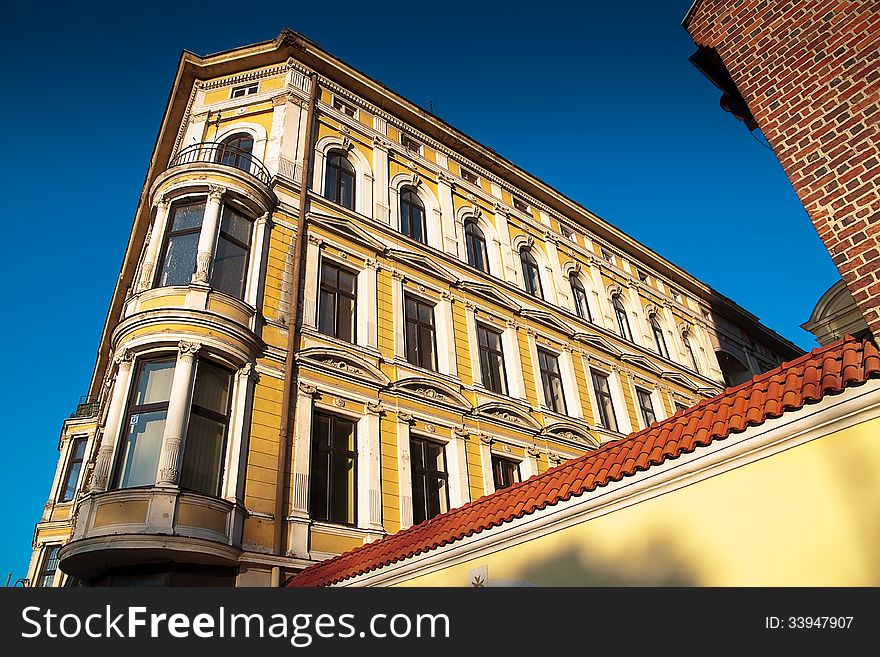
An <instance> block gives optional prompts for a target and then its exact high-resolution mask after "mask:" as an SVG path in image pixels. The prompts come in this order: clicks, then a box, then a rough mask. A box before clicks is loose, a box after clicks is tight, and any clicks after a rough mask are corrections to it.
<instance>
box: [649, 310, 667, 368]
mask: <svg viewBox="0 0 880 657" xmlns="http://www.w3.org/2000/svg"><path fill="white" fill-rule="evenodd" d="M648 324H650V325H651V334H652V335H653V336H654V346H655V347H656V348H657V354H658V355H660V356H662V357H663V358H665V359H667V360H669V348H668V347H667V346H666V337H665V336H664V335H663V327H662V326H660V321H659V320H658V319H657V317H656V315H652V316H651V317H649V318H648Z"/></svg>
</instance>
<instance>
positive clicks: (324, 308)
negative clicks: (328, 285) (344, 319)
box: [318, 290, 336, 336]
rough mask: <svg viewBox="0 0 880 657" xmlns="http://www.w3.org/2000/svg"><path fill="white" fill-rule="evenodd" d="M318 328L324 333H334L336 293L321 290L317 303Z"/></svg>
mask: <svg viewBox="0 0 880 657" xmlns="http://www.w3.org/2000/svg"><path fill="white" fill-rule="evenodd" d="M318 330H319V331H321V333H324V334H326V335H333V336H335V335H336V295H335V294H333V292H330V291H328V290H321V294H320V297H319V303H318Z"/></svg>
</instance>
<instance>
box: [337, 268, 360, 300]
mask: <svg viewBox="0 0 880 657" xmlns="http://www.w3.org/2000/svg"><path fill="white" fill-rule="evenodd" d="M338 271H339V282H338V284H337V287H338V288H339V289H340V290H341V291H343V292H348V293H349V294H354V293H355V282H356V281H357V277H356V276H355V275H354V274H352V273H351V272H348V271H345V270H344V269H340V270H338Z"/></svg>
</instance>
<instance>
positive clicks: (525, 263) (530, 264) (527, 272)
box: [519, 249, 544, 299]
mask: <svg viewBox="0 0 880 657" xmlns="http://www.w3.org/2000/svg"><path fill="white" fill-rule="evenodd" d="M519 261H520V264H521V265H522V273H523V282H524V284H525V287H526V292H528V293H529V294H531V295H532V296H535V297H538V298H539V299H543V298H544V295H543V294H542V292H541V276H540V274H539V272H538V263H537V262H536V261H535V256H533V255H532V252H531V251H529V249H520V252H519Z"/></svg>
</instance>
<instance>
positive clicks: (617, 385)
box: [608, 365, 633, 436]
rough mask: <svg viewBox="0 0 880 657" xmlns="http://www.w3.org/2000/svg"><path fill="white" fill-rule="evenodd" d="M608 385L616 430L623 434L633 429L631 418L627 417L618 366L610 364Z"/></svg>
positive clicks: (629, 432)
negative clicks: (615, 420)
mask: <svg viewBox="0 0 880 657" xmlns="http://www.w3.org/2000/svg"><path fill="white" fill-rule="evenodd" d="M608 387H609V388H611V399H612V401H613V403H614V416H615V418H616V419H617V430H618V431H619V432H620V433H622V434H623V435H625V436H628V435H629V434H631V433H632V431H633V426H632V420H630V417H629V408H628V407H627V405H626V399H625V398H624V396H623V380H622V378H621V376H620V368H619V367H618V366H617V365H612V366H611V375H610V376H609V377H608Z"/></svg>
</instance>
